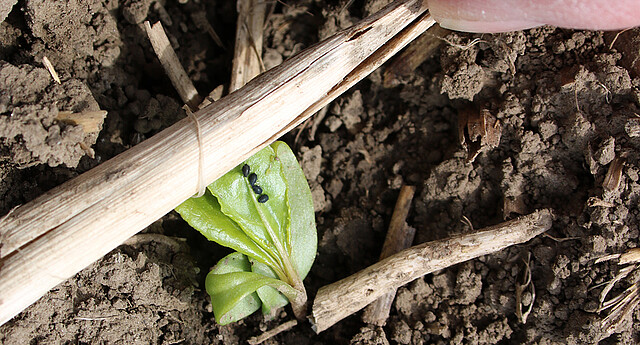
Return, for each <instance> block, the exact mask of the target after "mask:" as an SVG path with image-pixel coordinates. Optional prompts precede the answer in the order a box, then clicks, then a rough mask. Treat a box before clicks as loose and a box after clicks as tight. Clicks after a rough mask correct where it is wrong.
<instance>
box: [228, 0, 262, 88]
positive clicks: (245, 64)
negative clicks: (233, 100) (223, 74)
mask: <svg viewBox="0 0 640 345" xmlns="http://www.w3.org/2000/svg"><path fill="white" fill-rule="evenodd" d="M237 7H238V22H237V25H236V43H235V48H234V51H233V66H232V68H231V83H230V86H229V91H230V92H233V91H235V90H237V89H239V88H241V87H242V86H244V85H245V84H246V83H248V82H249V81H250V80H251V79H253V78H255V76H257V75H259V74H260V73H262V72H264V64H263V63H262V37H263V30H264V18H265V14H266V11H267V4H266V2H265V1H262V0H238V2H237Z"/></svg>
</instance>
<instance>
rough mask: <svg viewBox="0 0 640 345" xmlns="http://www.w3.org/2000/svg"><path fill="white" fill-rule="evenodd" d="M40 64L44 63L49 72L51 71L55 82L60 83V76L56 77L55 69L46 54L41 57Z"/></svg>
mask: <svg viewBox="0 0 640 345" xmlns="http://www.w3.org/2000/svg"><path fill="white" fill-rule="evenodd" d="M42 64H44V67H46V68H47V70H48V71H49V73H51V77H52V78H53V80H55V81H56V83H58V84H61V82H60V77H58V73H57V72H56V69H55V68H53V64H52V63H51V61H49V58H48V57H47V56H46V55H45V56H43V57H42Z"/></svg>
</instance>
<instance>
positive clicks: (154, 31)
mask: <svg viewBox="0 0 640 345" xmlns="http://www.w3.org/2000/svg"><path fill="white" fill-rule="evenodd" d="M144 28H145V30H146V31H147V36H149V41H151V46H152V47H153V50H154V51H155V52H156V56H158V60H160V64H162V68H163V69H164V71H165V73H167V76H169V79H170V80H171V84H173V87H174V88H175V89H176V91H178V94H179V95H180V98H181V99H182V101H183V102H184V103H186V104H187V105H188V106H189V108H191V110H196V109H198V105H199V104H200V102H202V97H200V95H199V94H198V90H196V88H195V86H193V83H192V82H191V79H189V76H188V75H187V72H185V70H184V67H182V64H181V63H180V60H178V55H176V52H175V51H174V50H173V47H171V43H169V38H168V37H167V34H166V33H165V32H164V28H163V27H162V24H161V23H160V22H157V23H155V24H153V27H152V26H151V24H149V21H145V22H144Z"/></svg>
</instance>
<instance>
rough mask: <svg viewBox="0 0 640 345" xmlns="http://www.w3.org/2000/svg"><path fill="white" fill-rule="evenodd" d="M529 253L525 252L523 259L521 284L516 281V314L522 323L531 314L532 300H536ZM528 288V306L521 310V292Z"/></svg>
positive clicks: (525, 321)
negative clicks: (529, 298) (529, 297)
mask: <svg viewBox="0 0 640 345" xmlns="http://www.w3.org/2000/svg"><path fill="white" fill-rule="evenodd" d="M530 262H531V253H527V259H526V260H524V265H525V269H524V277H523V280H524V282H522V284H520V283H516V316H517V317H518V321H520V322H522V324H525V323H527V317H529V314H531V311H532V310H533V302H535V300H536V288H535V286H533V280H532V279H531V266H530ZM527 289H528V290H529V293H530V294H531V301H527V302H528V303H529V306H528V307H527V310H524V311H523V307H524V303H523V300H522V296H523V293H524V292H525V291H527Z"/></svg>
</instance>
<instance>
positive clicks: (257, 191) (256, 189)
mask: <svg viewBox="0 0 640 345" xmlns="http://www.w3.org/2000/svg"><path fill="white" fill-rule="evenodd" d="M251 188H253V192H254V193H256V194H262V187H260V186H258V185H257V184H255V185H253V187H251Z"/></svg>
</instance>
